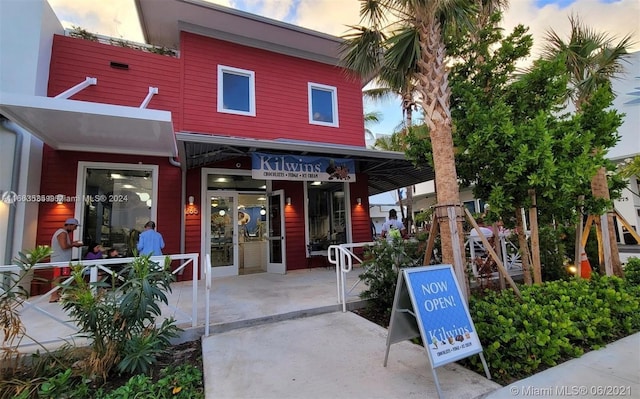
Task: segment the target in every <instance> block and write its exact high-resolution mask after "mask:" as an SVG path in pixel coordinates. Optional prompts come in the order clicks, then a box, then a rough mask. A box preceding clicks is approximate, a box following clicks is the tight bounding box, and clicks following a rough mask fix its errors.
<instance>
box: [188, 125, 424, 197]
mask: <svg viewBox="0 0 640 399" xmlns="http://www.w3.org/2000/svg"><path fill="white" fill-rule="evenodd" d="M176 140H177V142H178V147H179V152H180V158H181V160H182V161H183V162H184V164H185V166H186V167H187V168H189V169H190V168H197V167H202V166H206V165H210V164H212V163H215V162H220V161H225V160H229V159H233V158H238V157H245V156H250V155H251V153H253V152H256V151H258V152H268V153H272V154H298V155H316V156H329V155H330V156H336V157H342V158H348V159H353V160H354V161H355V162H356V169H357V172H359V173H366V174H367V175H368V176H369V195H375V194H379V193H383V192H386V191H391V190H395V189H398V188H400V187H408V186H411V185H414V184H418V183H422V182H425V181H429V180H433V179H434V172H433V169H431V168H430V167H419V168H417V167H415V166H414V165H413V163H411V161H409V160H407V159H406V158H405V155H404V154H403V153H400V152H392V151H378V150H371V149H368V148H365V147H357V146H346V145H339V144H325V143H316V142H307V141H297V140H285V139H282V140H280V139H278V140H259V139H248V138H240V137H230V136H214V135H209V134H199V133H184V132H183V133H177V134H176Z"/></svg>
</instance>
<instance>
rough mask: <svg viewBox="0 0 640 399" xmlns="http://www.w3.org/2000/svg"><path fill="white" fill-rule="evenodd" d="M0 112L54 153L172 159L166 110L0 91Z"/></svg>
mask: <svg viewBox="0 0 640 399" xmlns="http://www.w3.org/2000/svg"><path fill="white" fill-rule="evenodd" d="M0 114H2V115H4V116H5V117H6V118H8V119H9V120H11V121H13V122H15V123H16V124H18V125H20V126H22V127H23V128H24V129H26V130H28V131H29V132H30V133H31V134H33V135H34V136H36V137H38V138H39V139H40V140H42V141H43V142H45V143H46V144H48V145H49V146H51V147H53V148H54V149H56V150H64V151H88V152H101V153H112V154H135V155H148V156H177V155H178V152H177V147H176V141H175V134H174V131H173V123H172V121H171V112H169V111H159V110H153V109H147V108H136V107H125V106H121V105H111V104H102V103H94V102H87V101H75V100H67V99H59V98H52V97H42V96H33V95H31V96H30V95H22V94H15V93H4V92H0Z"/></svg>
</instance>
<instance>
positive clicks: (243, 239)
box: [237, 193, 267, 274]
mask: <svg viewBox="0 0 640 399" xmlns="http://www.w3.org/2000/svg"><path fill="white" fill-rule="evenodd" d="M266 203H267V198H266V194H265V193H256V194H250V193H239V194H238V221H237V224H238V229H239V231H238V274H253V273H261V272H266V271H267V206H266Z"/></svg>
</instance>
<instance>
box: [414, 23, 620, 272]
mask: <svg viewBox="0 0 640 399" xmlns="http://www.w3.org/2000/svg"><path fill="white" fill-rule="evenodd" d="M497 22H499V18H498V16H497V15H496V16H495V17H494V19H493V20H492V23H489V24H487V26H486V27H485V29H482V30H479V31H478V32H476V33H477V34H476V36H475V37H473V38H472V36H471V35H469V36H466V37H458V38H457V40H456V41H455V42H453V43H452V44H453V45H452V48H455V49H456V51H455V52H452V56H454V57H455V59H456V60H458V62H457V63H456V64H455V65H454V66H453V67H452V71H451V75H450V82H451V87H452V107H451V108H452V117H453V120H454V123H455V127H456V135H455V139H456V147H457V149H458V153H457V157H456V158H457V170H458V172H459V177H460V179H461V181H462V183H463V184H464V185H471V184H473V185H474V195H475V196H476V197H477V198H484V199H487V200H488V202H489V203H490V204H491V208H490V212H492V213H497V214H504V213H506V214H512V215H514V218H515V219H516V220H517V221H518V224H519V226H518V227H519V229H518V231H520V232H522V231H523V228H522V227H523V226H522V219H521V218H519V216H520V214H521V213H520V209H521V208H526V207H529V206H530V205H531V203H532V200H535V201H536V205H537V209H536V210H535V211H536V212H537V213H539V214H540V215H541V220H542V221H543V222H544V223H549V224H551V223H552V221H555V222H556V223H558V222H560V223H561V222H562V221H564V220H568V219H571V218H575V216H576V215H575V213H574V211H573V210H574V209H576V206H575V205H576V203H575V198H577V193H579V192H583V190H585V189H587V188H588V185H589V181H590V179H591V176H592V175H593V174H594V173H595V167H594V163H595V165H597V164H598V163H599V162H603V160H602V154H597V155H596V158H594V157H593V154H592V151H591V148H592V146H593V143H594V142H595V133H594V131H593V128H594V127H595V126H597V128H598V130H602V131H608V132H611V131H615V129H616V128H617V125H616V124H617V123H619V115H617V114H616V113H615V111H611V110H608V109H607V108H608V107H609V106H610V105H611V100H612V97H611V96H608V95H607V91H606V90H600V91H598V92H597V93H596V95H594V96H593V97H592V99H591V100H590V101H589V102H586V103H585V106H584V107H583V110H582V111H581V112H580V113H576V114H573V115H567V114H566V113H563V109H564V98H565V93H566V85H567V79H568V77H567V76H566V74H565V67H564V64H563V63H562V62H561V61H559V60H553V61H544V60H539V61H537V62H535V63H534V65H533V67H532V68H530V70H529V71H528V73H526V74H523V75H518V74H517V70H516V67H515V65H516V63H517V62H518V61H519V60H521V59H523V58H525V57H527V56H528V55H529V51H530V49H531V46H532V44H533V43H532V39H531V37H530V35H527V34H526V29H525V28H524V27H523V26H518V27H516V28H515V29H514V31H513V33H512V34H510V35H509V36H507V37H506V38H503V36H502V33H501V31H500V30H499V29H496V28H495V27H496V26H497ZM587 126H591V128H588V127H587ZM412 145H413V144H412ZM530 190H533V191H534V192H535V197H534V198H531V197H530V194H529V192H530ZM519 241H520V244H521V245H520V247H521V250H522V251H525V250H526V248H527V245H526V241H525V240H524V235H523V234H522V235H521V239H520V240H519ZM522 258H523V261H526V260H527V259H528V256H526V252H525V253H523V257H522ZM523 263H524V266H525V271H526V262H523ZM536 272H537V273H536V274H537V276H536V275H534V277H537V278H536V280H537V281H540V277H541V273H540V271H539V270H536ZM527 277H528V275H527V274H525V278H527ZM525 281H527V280H525ZM528 281H530V280H528Z"/></svg>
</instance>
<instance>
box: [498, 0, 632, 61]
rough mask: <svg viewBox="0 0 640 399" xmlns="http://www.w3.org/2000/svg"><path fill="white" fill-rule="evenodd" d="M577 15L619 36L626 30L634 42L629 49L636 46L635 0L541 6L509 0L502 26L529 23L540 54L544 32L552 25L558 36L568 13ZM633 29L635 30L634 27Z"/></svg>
mask: <svg viewBox="0 0 640 399" xmlns="http://www.w3.org/2000/svg"><path fill="white" fill-rule="evenodd" d="M572 14H574V15H578V16H579V17H580V20H581V21H582V23H584V24H585V25H586V26H588V27H590V28H592V29H594V30H595V31H597V32H606V33H608V34H609V35H611V36H613V37H617V38H618V39H621V38H622V37H624V36H625V35H627V34H632V35H633V40H634V41H635V42H636V43H635V44H634V46H633V47H631V51H638V50H640V37H638V35H639V34H640V32H638V27H639V26H640V2H639V1H638V0H620V1H616V2H610V3H604V2H602V1H600V0H576V1H575V2H574V3H573V4H571V5H570V6H568V7H564V8H560V7H559V6H557V5H555V4H549V5H546V6H544V7H542V8H541V9H538V8H536V7H535V0H516V1H511V4H510V6H509V9H508V10H507V11H506V13H505V18H504V23H503V26H504V27H505V29H506V30H507V32H510V31H512V30H513V27H515V26H516V25H517V24H523V25H525V26H528V27H529V33H530V34H532V35H533V37H534V50H533V54H532V55H533V56H534V57H536V56H538V55H539V54H540V51H541V48H542V46H543V45H544V37H545V33H546V32H547V31H548V30H549V29H553V30H554V31H555V32H556V33H557V34H558V35H560V37H561V38H567V36H568V33H569V27H570V25H569V16H570V15H572ZM634 30H635V31H634Z"/></svg>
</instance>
